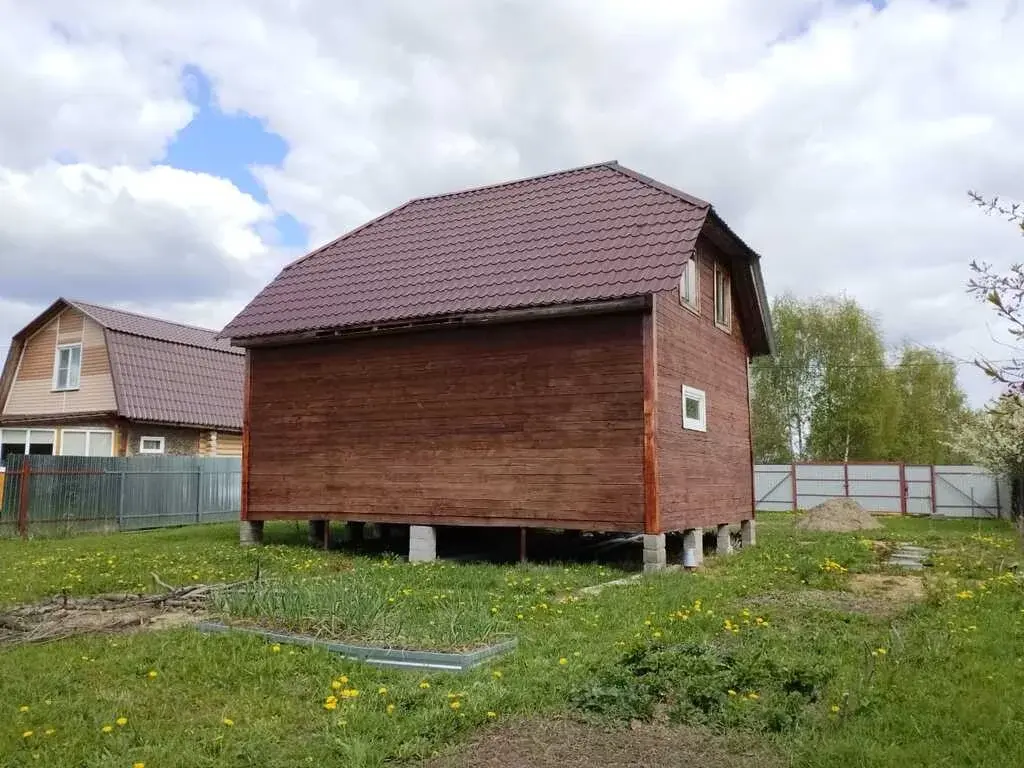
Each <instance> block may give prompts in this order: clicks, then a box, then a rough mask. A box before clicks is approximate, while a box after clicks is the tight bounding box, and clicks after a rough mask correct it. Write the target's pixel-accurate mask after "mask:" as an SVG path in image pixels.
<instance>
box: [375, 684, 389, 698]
mask: <svg viewBox="0 0 1024 768" xmlns="http://www.w3.org/2000/svg"><path fill="white" fill-rule="evenodd" d="M377 693H379V694H380V695H381V696H387V695H388V689H387V688H385V687H383V686H381V687H380V688H378V689H377Z"/></svg>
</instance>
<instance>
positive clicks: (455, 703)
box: [448, 699, 462, 709]
mask: <svg viewBox="0 0 1024 768" xmlns="http://www.w3.org/2000/svg"><path fill="white" fill-rule="evenodd" d="M448 706H449V707H451V708H452V709H458V708H459V707H461V706H462V702H461V701H459V700H458V699H455V700H454V701H450V702H448Z"/></svg>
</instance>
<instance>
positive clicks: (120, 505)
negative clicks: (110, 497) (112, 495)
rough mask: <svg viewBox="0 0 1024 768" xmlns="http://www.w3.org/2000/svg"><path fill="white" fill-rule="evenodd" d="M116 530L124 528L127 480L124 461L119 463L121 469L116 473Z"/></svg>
mask: <svg viewBox="0 0 1024 768" xmlns="http://www.w3.org/2000/svg"><path fill="white" fill-rule="evenodd" d="M117 475H118V484H117V530H119V531H123V530H124V486H125V483H126V482H127V480H128V472H127V471H125V468H124V463H122V464H121V471H120V472H118V473H117Z"/></svg>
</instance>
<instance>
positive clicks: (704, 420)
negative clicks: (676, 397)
mask: <svg viewBox="0 0 1024 768" xmlns="http://www.w3.org/2000/svg"><path fill="white" fill-rule="evenodd" d="M687 400H696V401H697V402H698V403H700V416H699V417H698V418H696V419H693V418H690V417H689V416H688V415H687V414H686V401H687ZM680 403H681V404H682V408H683V429H689V430H692V431H694V432H707V431H708V396H707V393H706V392H705V391H704V390H703V389H697V388H696V387H688V386H687V385H686V384H683V387H682V397H681V400H680Z"/></svg>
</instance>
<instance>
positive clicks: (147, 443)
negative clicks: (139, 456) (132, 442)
mask: <svg viewBox="0 0 1024 768" xmlns="http://www.w3.org/2000/svg"><path fill="white" fill-rule="evenodd" d="M163 452H164V439H163V438H162V437H143V438H140V439H139V453H163Z"/></svg>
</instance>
